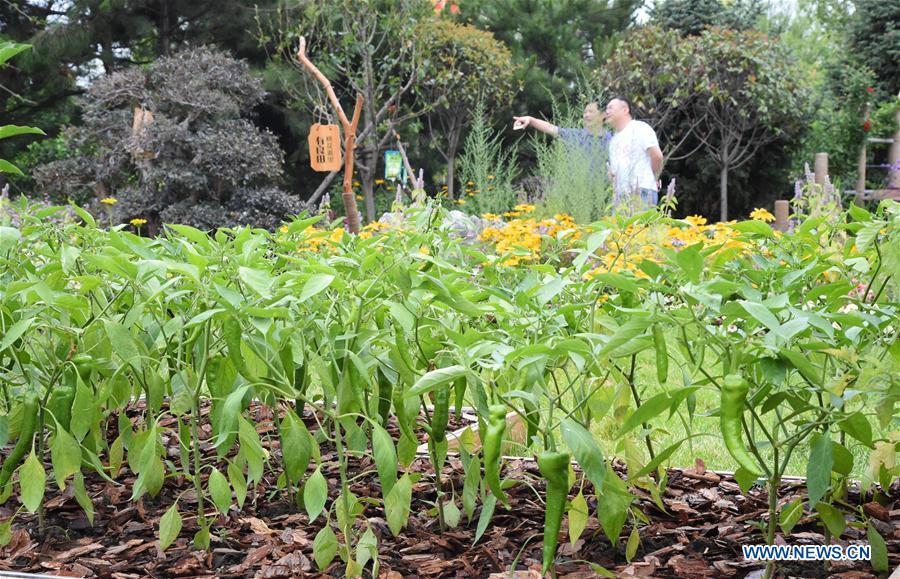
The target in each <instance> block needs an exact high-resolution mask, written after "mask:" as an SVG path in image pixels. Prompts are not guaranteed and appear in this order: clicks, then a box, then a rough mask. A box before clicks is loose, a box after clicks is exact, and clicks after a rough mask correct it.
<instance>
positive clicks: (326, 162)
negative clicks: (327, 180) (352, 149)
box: [309, 123, 343, 172]
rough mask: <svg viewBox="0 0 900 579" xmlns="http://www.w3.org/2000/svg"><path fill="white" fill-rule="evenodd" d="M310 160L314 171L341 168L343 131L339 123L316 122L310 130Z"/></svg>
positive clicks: (328, 170) (329, 170)
mask: <svg viewBox="0 0 900 579" xmlns="http://www.w3.org/2000/svg"><path fill="white" fill-rule="evenodd" d="M309 161H310V164H311V165H312V168H313V171H323V172H331V171H337V170H339V169H340V168H341V163H342V161H343V159H342V158H341V132H340V129H339V128H338V126H337V125H320V124H319V123H316V124H314V125H313V126H312V128H311V129H310V131H309Z"/></svg>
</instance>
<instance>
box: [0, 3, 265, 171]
mask: <svg viewBox="0 0 900 579" xmlns="http://www.w3.org/2000/svg"><path fill="white" fill-rule="evenodd" d="M277 2H278V0H259V1H258V2H254V3H253V5H248V4H247V3H246V2H243V1H241V0H129V1H128V2H124V1H121V0H115V1H110V0H19V1H13V2H8V1H7V2H0V40H3V39H8V40H12V41H16V42H27V43H29V44H32V45H34V49H33V50H31V51H29V53H27V54H25V55H23V56H22V58H20V59H18V60H17V63H16V64H17V68H16V70H15V71H13V70H12V69H9V70H0V87H2V88H0V111H3V115H4V120H6V121H7V122H11V123H15V124H33V125H39V126H41V127H43V128H44V129H45V130H46V131H47V132H48V134H50V135H53V136H55V135H57V134H58V131H59V130H60V128H61V127H62V126H64V125H67V124H71V123H73V122H74V123H76V124H77V123H78V122H79V117H78V110H77V107H76V106H75V102H76V101H75V99H74V98H73V97H76V96H80V95H82V94H83V93H84V90H85V87H86V86H87V85H88V84H89V83H90V82H91V81H93V80H94V79H97V78H99V77H101V76H104V75H108V74H111V73H113V72H116V71H118V70H121V69H123V68H126V67H129V66H132V65H134V64H148V63H150V62H151V61H152V60H153V59H154V58H156V57H157V56H159V55H169V54H172V53H174V52H175V51H177V50H179V49H180V48H183V47H186V46H189V45H190V46H199V45H203V44H211V45H217V46H219V47H223V48H226V49H227V50H229V51H230V52H231V53H232V54H234V55H236V56H237V57H239V58H246V59H249V61H250V62H255V63H260V62H264V61H265V52H264V51H263V50H262V49H261V48H260V47H259V45H258V44H257V42H256V40H255V38H253V36H252V35H250V34H248V31H249V30H250V29H252V28H253V27H254V26H255V25H256V22H257V20H259V21H260V22H264V21H266V20H267V19H268V18H269V17H270V14H271V11H270V8H271V7H273V6H275V5H276V4H277ZM254 6H255V7H256V8H257V9H258V12H257V10H256V9H255V8H254ZM14 72H15V74H13V73H14ZM31 141H32V140H29V139H22V140H16V141H14V142H12V143H13V146H11V147H2V149H0V152H2V153H3V154H5V155H9V156H13V157H15V156H17V155H19V154H20V152H21V151H22V149H24V147H25V146H26V145H28V144H29V143H30V142H31ZM55 143H56V141H55V140H46V141H43V142H42V143H41V145H40V146H38V150H36V151H33V152H32V153H31V154H29V155H25V156H23V157H22V159H23V160H24V161H32V160H40V159H47V158H52V157H53V155H54V154H56V153H57V152H59V150H60V147H58V146H57V145H56V144H55ZM20 183H21V185H22V187H26V188H30V183H29V182H27V181H22V180H20Z"/></svg>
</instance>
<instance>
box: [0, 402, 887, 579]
mask: <svg viewBox="0 0 900 579" xmlns="http://www.w3.org/2000/svg"><path fill="white" fill-rule="evenodd" d="M251 412H253V413H254V415H255V416H256V418H257V421H256V423H257V429H258V431H259V433H260V435H261V439H262V440H263V441H264V444H266V445H267V447H268V449H269V450H270V451H271V452H272V453H273V454H277V453H278V452H279V451H278V449H277V440H276V439H273V438H271V437H269V434H271V432H272V431H273V429H274V425H273V422H272V419H271V413H268V412H267V411H265V410H264V409H260V408H257V409H254V410H251ZM304 418H305V422H307V424H308V426H310V428H311V429H312V428H313V427H314V425H315V424H316V421H315V419H314V417H312V416H311V415H310V414H309V413H307V415H306V416H305V417H304ZM172 420H173V421H174V419H172ZM456 425H457V426H460V425H464V423H463V422H458V423H457V424H456ZM389 431H392V432H394V433H395V431H394V429H393V428H391V429H389ZM166 445H167V449H168V453H169V455H170V456H177V454H178V446H177V445H178V442H177V439H176V438H175V437H170V438H169V439H168V440H167V441H166ZM202 447H203V448H204V450H205V451H206V452H205V454H206V460H208V461H213V460H214V457H213V454H212V453H211V452H210V451H211V448H210V447H209V445H208V444H204V445H202ZM321 464H322V471H323V474H324V475H325V476H326V478H327V480H328V482H329V489H330V490H331V491H335V490H336V489H338V488H339V484H338V477H339V475H338V470H337V461H336V459H335V456H334V453H333V452H332V451H331V450H330V449H328V448H327V447H323V448H322V463H321ZM48 466H49V465H48ZM350 466H351V472H354V473H369V474H364V475H362V476H359V477H357V478H356V479H355V481H354V483H353V484H352V486H351V488H352V491H353V493H354V494H355V495H356V496H357V497H359V498H360V499H361V500H363V502H364V503H365V500H364V499H365V498H366V497H369V496H371V497H373V498H378V497H380V496H381V489H380V485H379V483H378V478H377V475H376V473H375V465H374V462H372V460H371V458H370V457H362V458H361V459H359V460H352V461H351V463H350ZM616 469H617V471H618V472H619V473H620V474H622V473H623V471H624V469H623V466H622V465H621V464H617V465H616ZM408 470H409V472H414V473H419V474H421V475H422V478H421V479H420V480H419V481H418V482H417V483H415V484H414V486H413V493H412V494H413V504H412V506H411V515H410V519H409V524H408V525H407V527H406V528H405V529H404V530H403V531H402V533H401V534H400V536H399V537H393V536H392V535H391V533H390V531H389V529H388V525H387V523H386V521H385V520H384V514H383V511H382V510H381V508H380V507H376V506H374V505H372V504H367V503H366V511H365V513H364V514H363V516H362V517H360V519H358V520H362V519H367V520H368V523H369V525H370V526H371V528H372V529H373V530H374V531H375V534H376V536H377V538H378V543H379V549H378V551H379V556H380V561H381V576H382V577H389V578H399V577H483V576H488V575H489V574H491V573H499V572H506V571H508V570H510V568H511V567H512V565H513V564H514V561H515V560H516V558H517V557H518V560H517V564H516V567H515V568H516V569H518V576H520V577H539V576H540V558H541V545H542V543H541V540H542V533H543V526H544V523H543V512H544V506H543V503H542V501H541V499H538V498H537V497H538V494H536V493H535V492H534V491H533V490H532V487H536V488H538V489H541V487H542V485H543V482H542V481H541V479H540V478H539V476H538V472H537V467H536V465H535V464H534V462H533V461H532V460H530V459H527V458H522V459H512V460H508V461H507V462H506V463H505V468H504V477H505V478H511V479H515V480H517V481H522V483H523V484H518V485H516V486H515V487H513V488H511V489H509V491H508V494H509V498H510V504H511V508H510V509H509V510H506V509H503V508H502V507H499V506H498V508H497V510H496V512H495V514H494V517H493V519H492V521H491V523H490V525H489V526H488V528H487V530H486V531H485V533H484V535H483V536H482V537H481V539H480V540H479V541H478V542H477V543H475V544H474V545H473V542H474V537H475V533H476V522H477V518H478V511H476V516H475V519H474V520H473V521H472V522H471V524H469V523H468V522H467V521H466V520H465V516H464V515H463V516H462V517H461V520H460V524H459V525H458V526H457V527H456V528H454V529H451V530H449V531H446V532H444V533H440V532H439V529H438V522H437V519H436V518H435V517H434V516H432V515H430V514H428V510H429V509H431V508H432V505H431V504H429V501H433V500H434V482H433V474H432V473H431V472H430V463H429V462H428V459H427V458H426V457H420V458H417V459H416V460H415V461H414V462H413V463H412V465H411V466H410V467H409V469H408ZM278 474H279V473H278V472H268V471H267V473H266V475H265V477H264V482H263V483H262V484H260V485H258V486H257V487H256V489H255V494H254V492H253V491H251V492H250V495H249V496H248V498H247V503H246V504H245V505H244V508H243V509H240V510H239V509H238V508H237V507H236V506H233V507H232V508H231V509H230V510H229V512H228V513H227V515H225V516H219V518H218V520H217V521H216V523H215V524H214V525H213V528H212V538H211V548H210V551H209V552H203V551H194V550H192V548H191V545H190V540H191V539H190V538H191V537H192V536H193V534H194V532H196V530H197V523H196V517H195V516H194V517H191V516H188V515H185V516H184V522H183V527H182V530H181V533H180V535H179V538H178V539H177V540H176V541H175V543H174V544H173V545H171V546H170V547H169V548H168V550H166V551H165V552H163V551H161V550H160V549H159V542H158V539H157V533H158V528H159V519H160V517H161V516H162V515H163V513H164V512H165V511H166V510H167V509H168V508H169V506H171V504H172V502H173V500H174V499H175V497H176V496H180V499H179V503H180V504H181V505H183V507H184V508H183V510H184V511H185V512H186V513H189V512H196V508H195V507H196V503H197V498H196V494H195V493H194V490H193V485H192V484H191V483H190V482H189V481H186V480H185V479H183V478H182V477H174V478H170V479H168V480H167V482H166V484H165V486H164V487H163V491H162V493H161V494H160V495H159V496H157V497H155V498H154V499H148V498H144V499H142V500H139V501H137V502H132V501H131V500H130V497H131V488H132V485H133V483H134V477H133V475H131V473H130V472H129V471H127V469H123V471H122V472H121V473H120V476H119V477H118V478H117V482H118V483H120V484H113V483H110V482H108V481H106V480H104V479H102V478H101V477H99V476H98V475H96V474H93V473H92V474H86V479H87V481H86V482H87V488H88V492H89V494H90V496H91V498H92V499H93V501H94V505H95V521H94V525H93V526H91V525H90V523H89V522H88V520H87V518H86V516H85V514H84V512H83V511H82V510H81V508H80V507H79V506H78V504H77V502H76V500H75V498H74V496H73V495H72V493H71V490H69V491H67V492H64V493H61V492H59V491H58V489H57V488H56V487H55V486H52V487H50V486H48V489H47V496H46V499H45V500H46V502H45V507H46V520H45V529H46V530H45V535H44V536H41V535H40V532H39V526H38V520H37V516H36V515H24V514H19V515H18V516H17V518H16V522H15V524H14V526H13V529H12V539H11V541H10V543H9V544H8V545H7V546H6V547H4V548H3V549H2V550H0V569H3V570H15V571H19V572H29V573H45V574H47V573H49V574H56V575H64V576H75V577H116V578H126V577H297V576H310V577H317V576H321V577H330V576H341V575H342V574H343V566H342V564H341V561H340V559H339V558H338V559H336V560H335V562H334V563H333V564H332V565H331V566H330V567H329V568H328V570H327V572H325V573H322V572H320V571H319V570H318V569H317V568H316V565H315V563H314V558H313V553H312V552H313V539H314V537H315V535H316V533H317V532H318V530H319V529H320V528H321V526H322V524H323V520H324V519H323V518H322V517H319V518H318V519H317V520H316V521H314V522H313V523H312V524H310V523H309V519H308V516H307V515H306V513H305V512H304V511H303V509H300V508H297V507H296V506H295V505H294V504H293V503H292V502H291V501H290V500H289V499H288V497H287V496H286V495H285V494H284V492H283V491H278V490H277V489H276V479H277V477H278ZM462 479H463V470H462V467H461V465H460V462H459V460H458V459H457V458H455V457H451V458H450V460H449V463H448V466H447V467H446V468H445V470H444V480H445V485H446V484H447V481H448V480H449V481H452V484H453V487H454V488H456V489H460V488H462V484H463V483H462ZM585 485H586V488H585V493H584V494H585V496H586V497H588V492H587V490H588V487H589V485H590V483H587V482H586V483H585ZM896 487H897V485H896V484H895V488H891V489H890V492H889V500H888V501H886V502H885V501H882V502H881V503H875V502H869V500H870V499H871V497H864V496H861V495H860V493H859V490H858V489H856V488H851V489H850V491H849V492H848V496H847V500H846V506H848V507H850V506H852V507H853V510H851V509H850V508H848V509H847V510H846V513H845V514H846V515H847V517H848V523H849V524H848V529H847V531H846V532H845V533H844V535H843V536H842V537H841V541H840V542H841V543H842V544H845V545H846V544H848V543H866V542H867V539H866V530H865V527H864V526H861V527H855V526H854V525H853V521H856V520H859V518H858V517H857V515H856V511H857V510H858V509H857V507H860V508H861V509H862V510H863V511H864V512H865V513H866V515H867V516H868V517H869V520H870V522H871V523H872V524H873V525H875V526H876V528H877V529H878V531H879V532H880V533H881V534H882V536H884V537H885V539H886V542H887V549H888V553H889V558H890V563H891V568H893V567H896V566H897V565H900V488H896ZM575 488H576V489H577V487H575ZM573 490H575V489H573ZM632 492H635V493H636V495H637V497H638V501H639V507H640V509H641V511H642V512H643V513H644V514H645V515H646V516H647V517H648V518H649V521H650V522H649V524H648V525H644V526H642V527H641V528H640V537H641V544H640V547H639V548H638V550H637V555H636V557H635V558H634V560H633V561H632V562H631V563H628V562H626V560H625V555H624V553H625V539H626V538H627V537H628V534H629V533H630V528H629V527H627V526H626V529H625V531H624V532H623V536H622V539H621V540H620V541H619V544H618V545H617V546H616V547H613V546H612V545H611V544H610V543H609V541H608V540H607V539H606V538H605V537H604V536H603V533H602V531H601V530H600V528H599V524H598V522H597V519H596V518H595V517H591V518H589V519H588V522H587V527H586V530H585V533H584V534H582V537H581V539H579V540H578V541H577V542H576V543H575V545H572V544H569V543H564V544H562V546H561V547H560V557H561V561H563V563H561V564H560V565H559V567H558V570H559V573H560V576H561V577H570V578H575V577H593V576H597V575H596V572H595V571H593V570H592V569H591V567H590V566H589V565H588V564H587V563H585V562H584V561H591V562H593V563H595V564H598V565H602V566H603V567H604V568H606V569H607V570H609V571H611V572H612V573H614V574H615V575H616V576H617V577H747V576H756V575H755V572H757V571H758V570H759V569H761V565H760V564H758V563H752V562H746V561H743V559H742V557H741V552H740V549H741V545H746V544H755V543H761V542H762V536H761V534H760V532H759V527H758V526H757V523H758V522H759V521H763V520H765V517H766V494H765V492H764V491H763V489H760V488H754V489H753V490H751V491H750V492H749V493H748V494H746V495H742V493H741V491H740V488H739V486H738V485H737V483H735V482H734V480H733V479H731V478H730V477H728V476H724V475H721V474H717V473H715V472H712V471H707V470H705V468H704V467H703V465H702V463H700V462H699V461H698V464H697V465H696V466H695V467H694V468H690V469H679V470H670V471H669V483H668V485H667V487H666V491H665V494H664V495H663V497H662V500H663V504H664V506H665V507H666V510H665V511H663V510H661V509H660V508H659V507H658V506H657V505H656V504H655V503H654V501H653V500H652V499H651V497H650V496H649V494H642V491H640V490H638V489H632ZM804 493H805V490H804V486H803V484H802V483H801V482H791V483H787V484H784V485H783V487H782V489H781V492H780V496H781V500H782V501H784V502H785V503H787V502H788V501H790V500H792V499H793V498H794V497H795V496H799V495H803V494H804ZM334 498H335V497H334V495H333V494H332V496H331V497H330V500H333V499H334ZM596 506H597V505H596V501H595V500H594V499H593V497H590V498H588V507H589V511H590V512H594V511H595V509H596ZM17 507H18V499H17V498H15V497H13V498H11V499H10V500H9V502H7V504H6V505H4V506H3V507H2V509H0V514H2V516H3V518H4V519H5V518H7V517H9V516H10V515H11V514H12V513H13V512H14V511H15V509H16V508H17ZM192 509H193V510H192ZM479 511H480V506H479ZM565 528H566V526H565V524H564V525H563V529H565ZM824 540H825V538H824V536H823V535H822V534H821V527H820V526H819V525H818V524H817V522H816V521H815V520H814V519H812V518H801V519H800V521H799V522H798V524H797V525H796V527H795V528H794V531H793V533H792V534H791V535H790V536H789V537H787V538H786V540H785V542H786V543H787V544H823V543H824ZM520 551H521V554H520ZM579 561H580V562H579ZM780 573H783V576H792V577H828V576H832V577H843V578H856V579H861V578H864V577H877V575H876V574H874V572H872V571H871V567H870V566H869V564H868V563H846V562H835V563H832V564H831V565H830V568H828V569H826V568H825V566H824V564H821V563H804V564H790V565H788V564H784V565H782V566H781V568H780ZM504 576H505V575H504Z"/></svg>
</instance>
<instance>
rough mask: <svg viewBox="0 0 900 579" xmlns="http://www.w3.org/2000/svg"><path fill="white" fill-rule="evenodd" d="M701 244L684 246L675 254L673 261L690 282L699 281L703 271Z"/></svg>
mask: <svg viewBox="0 0 900 579" xmlns="http://www.w3.org/2000/svg"><path fill="white" fill-rule="evenodd" d="M701 246H702V244H699V243H698V244H695V245H692V246H690V247H686V248H684V249H682V250H681V251H679V252H678V253H676V254H675V262H676V263H677V264H678V267H680V268H681V270H682V271H683V272H684V274H685V276H686V277H687V278H688V280H689V281H690V282H691V283H700V274H702V273H703V256H702V255H700V248H701Z"/></svg>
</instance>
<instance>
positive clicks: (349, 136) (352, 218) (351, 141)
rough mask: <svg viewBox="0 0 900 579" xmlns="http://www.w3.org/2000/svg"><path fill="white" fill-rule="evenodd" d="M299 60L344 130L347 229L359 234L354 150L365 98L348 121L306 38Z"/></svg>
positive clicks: (358, 97) (357, 100)
mask: <svg viewBox="0 0 900 579" xmlns="http://www.w3.org/2000/svg"><path fill="white" fill-rule="evenodd" d="M297 60H299V61H300V62H301V63H302V64H303V66H305V67H306V68H307V70H309V72H310V73H311V74H312V75H313V76H314V77H316V80H318V81H319V83H320V84H321V85H322V86H323V87H324V88H325V93H326V94H327V95H328V100H329V101H331V106H332V107H334V110H335V112H336V113H337V115H338V118H339V119H340V121H341V126H342V127H343V128H344V187H343V194H342V197H343V199H344V210H345V211H346V213H347V228H348V229H349V230H350V233H359V209H357V207H356V195H355V194H354V193H353V160H354V149H355V148H356V129H357V127H358V126H359V116H360V114H361V113H362V105H363V97H362V95H361V94H358V95H356V106H355V107H354V109H353V119H352V120H350V119H347V115H346V114H344V108H343V107H342V106H341V102H340V101H339V100H338V98H337V95H336V94H335V93H334V88H332V86H331V81H329V80H328V79H327V78H326V77H325V75H324V74H322V72H321V71H320V70H319V69H318V68H317V67H316V65H314V64H313V63H312V61H310V60H309V58H307V56H306V38H305V37H303V36H301V37H300V48H299V49H298V50H297Z"/></svg>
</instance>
